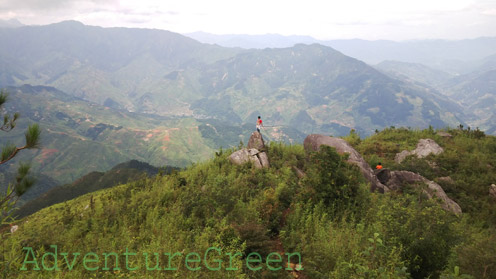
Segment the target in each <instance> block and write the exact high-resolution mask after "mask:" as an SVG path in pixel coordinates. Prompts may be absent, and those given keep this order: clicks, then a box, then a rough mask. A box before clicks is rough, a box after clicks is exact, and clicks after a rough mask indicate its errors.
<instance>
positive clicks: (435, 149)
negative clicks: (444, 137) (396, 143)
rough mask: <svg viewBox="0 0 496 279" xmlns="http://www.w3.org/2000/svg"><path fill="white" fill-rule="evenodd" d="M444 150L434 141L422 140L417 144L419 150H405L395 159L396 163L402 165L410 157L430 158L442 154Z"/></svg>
mask: <svg viewBox="0 0 496 279" xmlns="http://www.w3.org/2000/svg"><path fill="white" fill-rule="evenodd" d="M443 151H444V149H443V148H442V147H441V146H439V145H438V144H437V143H436V142H435V141H434V140H432V139H420V140H419V142H418V143H417V148H415V150H413V151H407V150H403V151H401V152H400V153H397V154H396V156H395V157H394V161H395V162H396V163H398V164H400V163H401V162H402V161H403V160H405V158H406V157H407V156H409V155H416V156H417V157H418V158H424V157H427V156H429V155H430V154H434V155H438V154H441V153H442V152H443Z"/></svg>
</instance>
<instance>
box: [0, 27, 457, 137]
mask: <svg viewBox="0 0 496 279" xmlns="http://www.w3.org/2000/svg"><path fill="white" fill-rule="evenodd" d="M0 39H2V41H5V42H6V43H5V44H3V45H1V46H0V59H3V60H5V61H10V64H9V65H15V66H16V67H12V68H10V67H7V68H5V70H4V71H1V72H0V77H1V79H0V81H4V82H5V83H7V85H9V83H13V84H10V85H21V84H23V83H29V84H44V85H49V86H53V87H56V88H58V89H60V90H62V91H64V92H67V93H69V94H71V95H73V96H76V97H80V98H83V99H85V100H87V101H91V102H95V103H98V104H101V105H104V106H107V107H112V108H116V109H126V110H128V111H136V112H143V113H147V114H157V115H162V116H173V117H177V116H186V117H194V118H207V119H208V118H215V119H220V120H224V121H227V122H230V123H231V124H236V125H237V124H241V123H246V122H248V123H249V122H252V121H253V119H254V117H256V116H257V115H261V114H263V115H264V118H266V119H267V120H269V121H270V122H269V123H272V125H273V126H274V125H276V126H279V125H282V126H291V127H294V128H297V129H298V130H300V132H303V133H310V132H322V133H331V134H335V135H336V134H337V135H343V134H346V133H347V132H348V131H350V130H351V129H356V130H358V131H360V132H361V133H363V134H364V135H366V134H370V133H372V132H373V131H374V130H375V129H381V128H383V127H387V126H391V125H393V126H394V125H396V126H411V127H426V126H429V125H433V126H435V127H441V126H446V125H458V124H459V123H460V122H463V119H461V114H460V113H461V109H460V108H458V107H457V106H456V104H453V103H451V102H450V101H449V100H447V99H446V98H445V97H443V96H441V95H440V94H438V93H437V92H435V91H433V90H430V89H428V88H425V87H422V86H419V85H413V86H412V85H410V84H407V83H405V82H401V81H398V80H396V79H394V78H390V77H387V76H386V75H383V74H382V73H380V72H378V71H376V70H375V69H373V68H371V67H370V66H368V65H367V64H365V63H363V62H360V61H358V60H356V59H352V58H350V57H347V56H345V55H343V54H342V53H340V52H338V51H336V50H334V49H332V48H330V47H326V46H322V45H316V44H314V45H296V46H294V47H290V48H279V49H265V50H260V49H251V50H242V49H234V48H224V47H219V46H212V45H206V44H201V43H199V42H197V41H194V40H192V39H190V38H187V37H184V36H182V35H179V34H175V33H172V32H168V31H161V30H149V29H128V28H100V27H94V26H85V25H83V24H82V23H79V22H75V21H66V22H61V23H58V24H51V25H47V26H37V27H29V26H26V27H22V28H18V29H5V30H0ZM429 90H430V91H429ZM415 100H417V101H415ZM386 104H387V105H386ZM286 108H287V109H286ZM272 132H273V133H277V131H272Z"/></svg>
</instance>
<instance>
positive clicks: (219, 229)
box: [0, 127, 496, 278]
mask: <svg viewBox="0 0 496 279" xmlns="http://www.w3.org/2000/svg"><path fill="white" fill-rule="evenodd" d="M425 138H428V139H432V140H434V141H436V142H437V143H438V144H439V145H440V146H441V147H442V148H443V149H444V151H443V153H440V154H438V155H429V156H427V157H424V158H417V157H415V156H409V157H407V158H406V159H405V160H404V161H402V162H401V163H396V162H395V161H394V158H395V155H396V153H398V152H401V151H403V150H412V149H413V148H415V145H416V144H417V142H418V140H419V139H425ZM345 139H346V140H347V141H348V142H349V143H350V144H352V145H353V146H354V147H355V148H356V150H358V151H359V152H360V153H361V154H362V155H363V156H364V158H365V159H366V160H367V161H368V162H369V164H371V165H372V166H374V165H375V164H376V163H378V162H382V165H383V166H384V167H386V168H390V169H392V170H410V171H414V172H417V173H420V174H421V175H423V176H424V177H426V178H428V179H430V180H435V181H437V182H438V183H439V184H440V185H442V187H443V188H444V190H445V191H446V193H447V194H448V196H449V197H450V198H451V199H453V200H454V201H455V202H457V203H458V204H459V205H460V207H461V209H462V212H463V213H461V214H459V215H455V214H453V213H451V212H449V211H446V210H444V209H442V208H441V205H440V204H439V202H438V201H437V200H436V199H428V198H427V197H426V196H425V195H424V194H423V193H424V192H423V191H422V187H420V188H419V187H410V186H408V185H404V187H403V188H402V190H401V191H390V192H388V193H385V194H380V193H377V192H374V193H371V192H370V190H369V187H368V186H367V183H366V182H365V179H364V178H363V177H362V174H361V173H360V172H359V170H358V168H357V167H356V166H355V165H352V164H349V163H347V161H346V158H347V156H348V155H346V154H345V155H340V154H339V153H337V152H336V150H335V149H334V148H331V147H327V146H322V147H321V149H320V152H309V151H308V150H307V151H305V149H304V148H303V146H301V145H284V144H280V143H271V144H270V145H269V146H268V147H267V150H266V152H267V154H268V157H269V160H270V167H269V168H261V169H258V168H255V167H254V166H252V165H251V164H249V163H248V164H244V165H234V164H232V163H231V162H230V161H229V160H228V157H229V155H230V154H231V153H232V152H233V151H234V150H232V149H231V150H219V151H218V152H216V154H215V156H214V157H213V158H212V159H210V160H209V161H206V162H202V163H197V164H194V165H192V166H190V167H188V168H187V169H186V170H184V171H180V172H173V173H171V174H169V175H157V176H155V177H153V178H145V179H141V180H138V181H136V182H132V183H128V184H125V185H121V186H117V187H114V188H111V189H105V190H101V191H98V192H95V193H92V194H88V195H85V196H82V197H80V198H77V199H75V200H71V201H68V202H65V203H61V204H57V205H54V206H51V207H49V208H46V209H43V210H41V211H40V212H38V213H36V214H34V215H32V216H30V217H28V218H26V219H23V220H21V221H19V222H18V223H17V224H16V225H18V227H17V228H16V230H15V231H14V232H13V233H10V232H7V231H6V230H4V231H3V232H2V242H1V243H2V244H1V246H0V249H1V253H0V257H1V262H2V263H4V264H3V265H2V270H1V274H2V275H3V276H4V277H5V278H33V277H40V278H57V277H58V278H130V277H134V278H138V277H139V278H145V277H146V278H496V276H495V274H496V270H495V268H496V262H495V258H496V249H495V246H494V243H495V241H496V239H495V235H496V234H495V228H496V197H493V196H491V195H490V191H489V190H490V187H491V183H494V182H495V181H496V172H494V167H496V161H495V158H496V138H495V137H493V136H486V135H485V134H484V133H483V132H481V131H478V130H467V129H463V128H461V127H460V128H459V129H448V130H444V131H436V130H433V129H427V130H422V131H417V130H409V129H405V128H401V129H396V128H393V127H391V128H388V129H386V130H383V131H381V132H377V133H376V134H374V135H372V136H371V137H369V138H365V139H360V138H359V137H358V136H357V134H356V133H354V132H351V133H350V135H349V136H347V137H346V138H345ZM446 177H449V179H447V178H446ZM443 181H444V182H443ZM420 186H421V185H420ZM55 245H56V246H57V251H55V248H54V247H55ZM209 248H210V249H209ZM46 252H52V253H55V252H56V253H57V254H58V257H57V262H54V258H53V255H51V254H46V255H47V256H45V257H44V258H43V255H44V254H45V253H46ZM112 252H115V254H111V255H110V256H109V255H107V256H105V253H106V254H109V253H112ZM176 252H177V254H176V255H175V256H174V254H175V253H176ZM238 252H239V254H237V253H238ZM64 253H67V254H64ZM73 253H80V254H78V255H75V254H73ZM88 253H90V254H89V255H90V256H87V255H88ZM91 253H94V254H91ZM134 253H136V254H134ZM154 253H157V254H154ZM194 253H198V254H194ZM254 253H256V254H254ZM285 253H286V254H285ZM126 254H127V256H126ZM257 254H258V255H259V256H257ZM277 254H280V255H281V257H280V258H279V257H278V256H277ZM205 255H206V256H205ZM95 256H96V257H98V258H96V257H95ZM84 257H86V259H85V258H84ZM116 258H117V261H116ZM267 258H269V260H267ZM300 259H301V266H300V265H299V264H300ZM42 261H43V262H42ZM288 261H289V262H291V264H289V265H288ZM37 265H38V267H39V269H40V270H36V267H37ZM57 267H58V268H59V269H60V270H50V269H51V268H57ZM286 269H288V270H286ZM461 274H463V276H462V275H461ZM460 276H462V277H460Z"/></svg>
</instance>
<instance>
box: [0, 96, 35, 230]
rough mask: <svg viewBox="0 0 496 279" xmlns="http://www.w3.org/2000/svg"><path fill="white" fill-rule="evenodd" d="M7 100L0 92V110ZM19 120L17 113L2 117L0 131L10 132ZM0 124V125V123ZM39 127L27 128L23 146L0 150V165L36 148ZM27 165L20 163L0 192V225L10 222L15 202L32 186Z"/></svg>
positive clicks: (5, 146)
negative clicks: (26, 150) (12, 179)
mask: <svg viewBox="0 0 496 279" xmlns="http://www.w3.org/2000/svg"><path fill="white" fill-rule="evenodd" d="M7 100H8V94H7V92H6V91H4V90H1V91H0V110H1V109H2V107H3V105H4V104H5V103H6V102H7ZM18 118H19V113H14V115H12V116H10V115H9V114H4V115H3V124H2V125H1V126H0V131H2V132H10V131H11V130H12V129H14V128H15V126H16V120H17V119H18ZM0 124H1V123H0ZM40 133H41V131H40V127H39V126H38V124H32V125H30V126H29V127H28V129H27V131H26V133H25V139H26V143H25V144H24V146H21V147H17V146H16V145H14V144H9V143H8V144H5V145H4V146H3V147H2V150H1V155H0V156H1V157H0V165H2V164H5V163H7V162H8V161H10V160H12V159H13V158H14V157H15V156H16V155H18V154H19V152H20V151H21V150H24V149H32V148H37V147H38V146H39V142H40ZM30 167H31V166H30V164H29V163H21V164H20V165H19V168H18V170H17V175H16V178H15V180H14V181H13V182H12V183H9V185H8V187H7V189H6V191H5V192H4V191H1V192H0V225H2V224H5V223H7V222H8V221H13V220H12V216H11V214H12V209H13V208H14V206H15V204H16V202H17V200H18V199H19V197H20V196H22V195H23V194H24V193H25V192H26V191H27V190H28V189H29V188H30V187H31V186H33V184H34V179H33V178H31V177H30V176H29V175H28V173H29V169H30Z"/></svg>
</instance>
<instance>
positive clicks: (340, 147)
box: [303, 134, 389, 193]
mask: <svg viewBox="0 0 496 279" xmlns="http://www.w3.org/2000/svg"><path fill="white" fill-rule="evenodd" d="M321 145H328V146H331V147H334V148H336V151H337V152H338V153H340V154H343V153H348V154H350V156H349V157H348V162H350V163H353V164H355V165H357V166H358V167H359V168H360V171H361V172H362V174H363V176H364V177H365V179H367V181H369V182H370V189H371V190H372V191H375V190H378V191H379V192H381V193H384V192H387V191H389V189H388V188H387V187H386V186H385V185H384V184H382V183H381V182H380V181H379V180H378V179H377V177H376V176H375V174H374V171H373V170H372V168H371V167H370V166H369V164H368V163H367V162H366V161H365V160H364V159H363V158H362V156H361V155H360V154H359V153H358V152H357V151H356V150H355V149H354V148H353V147H352V146H351V145H350V144H348V143H347V142H346V141H345V140H344V139H340V138H334V137H329V136H324V135H319V134H312V135H309V136H307V137H306V138H305V140H304V141H303V146H304V148H305V150H306V151H307V152H308V151H319V150H320V146H321Z"/></svg>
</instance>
